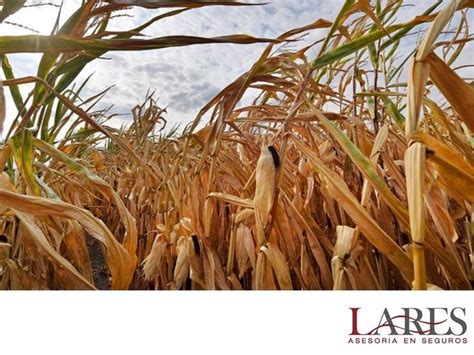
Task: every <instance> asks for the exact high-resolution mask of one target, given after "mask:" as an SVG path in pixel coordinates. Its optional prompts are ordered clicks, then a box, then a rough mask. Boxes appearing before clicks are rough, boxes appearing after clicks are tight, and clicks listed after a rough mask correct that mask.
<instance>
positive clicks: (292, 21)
mask: <svg viewBox="0 0 474 355" xmlns="http://www.w3.org/2000/svg"><path fill="white" fill-rule="evenodd" d="M34 2H35V3H38V1H34ZM39 2H41V1H39ZM43 2H48V3H56V4H59V3H60V1H54V0H53V1H51V0H50V1H43ZM254 2H262V1H258V0H255V1H254ZM267 2H268V4H267V5H263V6H257V7H223V6H215V7H214V6H212V7H206V8H201V9H194V10H191V11H188V12H186V13H183V14H180V15H179V16H175V17H173V18H169V19H165V20H162V21H160V22H158V23H156V24H154V25H153V26H152V27H150V28H149V29H147V30H146V31H145V32H144V33H145V34H146V35H148V36H150V37H158V36H166V35H181V34H182V35H196V36H204V37H212V36H221V35H228V34H236V33H244V34H249V35H253V36H256V37H267V38H275V37H276V36H278V35H280V34H281V33H283V32H285V31H287V30H289V29H292V28H296V27H300V26H303V25H307V24H309V23H311V22H313V21H315V20H316V19H318V18H324V19H328V20H333V19H334V18H335V16H336V14H337V13H338V11H339V9H340V8H341V6H342V4H343V3H344V1H343V0H327V1H322V0H320V1H318V0H269V1H267ZM433 2H434V1H431V0H430V1H428V0H426V1H424V0H421V1H407V2H406V3H408V4H413V5H414V6H413V7H407V8H406V9H404V11H403V12H402V14H401V17H405V18H401V19H400V20H407V19H409V18H411V17H412V16H413V15H414V14H419V13H421V12H422V10H423V9H425V8H427V7H429V6H430V5H431V4H432V3H433ZM28 3H30V4H31V3H33V0H29V1H27V4H28ZM64 3H65V5H64V8H63V16H62V19H63V20H65V19H66V18H67V17H68V16H69V14H71V13H72V12H73V11H74V10H75V9H77V7H78V6H79V5H80V3H81V1H80V0H66V1H65V2H64ZM57 11H58V8H57V7H54V6H42V7H31V8H26V9H22V10H21V11H19V12H18V13H17V14H15V15H13V16H11V17H9V18H8V20H9V21H10V22H14V23H19V24H22V25H23V26H25V27H29V28H31V29H34V30H35V31H38V32H39V33H40V34H49V33H50V32H51V29H52V26H53V24H54V21H55V18H56V15H57ZM160 11H161V10H152V11H150V10H143V9H138V8H137V9H135V10H133V11H131V12H128V16H120V17H117V18H115V19H114V20H113V22H112V27H111V29H112V30H124V29H131V28H133V27H135V26H137V25H139V24H141V23H143V22H144V21H146V19H149V18H151V17H152V16H154V15H156V14H158V13H159V12H160ZM470 17H472V16H470ZM0 33H1V34H2V35H13V34H32V33H34V32H32V31H31V30H29V29H26V28H20V27H17V26H13V25H9V24H0ZM324 34H325V30H317V31H313V32H312V33H311V35H310V36H308V37H307V38H306V39H305V42H304V43H309V42H311V41H313V40H315V39H318V38H321V37H322V36H324ZM416 39H417V38H416V37H413V38H412V39H411V40H409V41H408V42H407V43H405V44H404V46H405V47H403V48H402V49H401V50H402V51H403V50H405V51H407V52H408V51H409V49H410V46H411V47H414V45H416ZM304 43H300V44H297V45H299V46H302V45H303V44H304ZM265 46H266V45H265V44H254V45H233V44H212V45H195V46H191V47H182V48H169V49H160V50H153V51H144V52H109V53H107V54H106V55H105V56H104V58H103V59H100V60H96V61H94V62H92V63H91V64H89V65H88V66H87V67H86V68H85V70H84V71H83V73H82V74H81V76H80V78H79V82H80V81H81V80H84V79H85V78H86V77H88V76H89V75H90V74H93V76H92V78H91V80H90V82H89V83H88V85H87V90H86V91H85V92H84V96H88V95H93V94H96V93H98V92H101V91H102V90H104V89H105V88H107V87H108V86H111V85H114V87H113V88H112V89H111V90H110V92H109V93H108V94H107V96H106V97H105V98H104V100H103V101H102V105H103V106H109V105H114V108H113V110H112V111H113V112H114V113H118V114H121V116H119V118H116V119H115V122H114V123H115V124H117V125H119V124H121V123H123V122H126V121H127V120H129V119H130V117H131V116H130V114H129V113H130V109H131V108H133V106H135V105H136V104H138V103H141V102H142V101H143V99H144V98H145V95H146V93H147V91H148V90H154V91H155V98H157V99H158V104H159V105H160V106H161V107H167V111H168V114H167V116H166V118H167V119H168V121H169V122H170V125H173V124H176V123H178V124H186V123H189V122H190V121H192V120H193V118H194V117H195V116H196V114H197V112H198V111H199V109H200V108H201V107H202V106H203V105H204V104H205V103H206V102H207V101H208V100H209V99H211V98H212V97H213V96H214V95H216V94H217V93H218V92H219V91H220V90H221V89H222V88H224V87H225V86H226V85H227V84H229V83H231V82H232V81H234V80H235V79H236V78H237V77H239V76H240V75H241V74H243V73H244V72H246V71H247V70H248V69H250V67H251V66H252V64H253V63H254V62H255V61H256V59H257V58H258V57H259V56H260V54H261V52H262V51H263V49H264V48H265ZM310 54H311V53H310ZM9 58H10V61H11V63H12V66H13V69H14V72H15V75H16V76H17V77H21V76H26V75H34V74H35V73H36V68H37V63H38V61H39V55H36V54H15V55H10V56H9ZM23 89H24V90H28V88H23ZM5 92H6V94H7V96H9V95H8V90H5ZM8 102H10V104H8ZM11 105H12V103H11V99H10V98H9V97H7V125H8V122H11V120H12V119H13V117H14V116H15V115H16V110H12V109H10V110H8V106H10V107H11Z"/></svg>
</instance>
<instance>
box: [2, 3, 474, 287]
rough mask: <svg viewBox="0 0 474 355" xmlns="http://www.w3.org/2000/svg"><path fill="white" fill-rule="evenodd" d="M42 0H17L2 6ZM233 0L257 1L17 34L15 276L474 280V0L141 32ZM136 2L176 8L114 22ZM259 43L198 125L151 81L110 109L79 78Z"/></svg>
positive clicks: (238, 282)
mask: <svg viewBox="0 0 474 355" xmlns="http://www.w3.org/2000/svg"><path fill="white" fill-rule="evenodd" d="M24 3H25V1H3V10H2V16H0V18H3V19H5V18H7V17H8V16H9V15H10V14H12V13H13V12H15V11H21V7H22V5H23V4H24ZM8 4H10V6H7V5H8ZM12 4H16V8H15V6H13V9H12ZM220 4H224V5H226V6H247V5H248V4H241V3H238V2H227V3H220V2H209V3H208V2H193V1H188V2H169V3H166V2H163V3H161V2H155V3H153V4H152V3H151V2H149V3H146V4H140V2H136V4H132V5H131V4H120V3H119V2H117V3H116V2H114V1H93V0H88V1H84V2H83V4H82V6H80V7H79V9H78V10H77V12H76V13H74V14H73V15H72V16H71V17H70V18H69V19H68V20H67V21H66V22H65V23H64V25H62V26H59V25H58V26H57V27H56V29H55V33H54V34H52V35H51V36H40V35H27V36H0V55H1V60H2V68H3V74H4V77H5V80H3V82H2V88H3V90H10V93H11V95H12V97H13V100H14V104H15V107H6V109H7V110H8V111H9V112H11V111H15V112H17V115H16V120H15V121H14V122H13V123H12V124H11V126H10V127H4V136H5V140H4V143H3V144H2V145H0V167H1V168H2V175H0V238H1V239H0V289H2V290H48V289H50V290H55V289H66V290H73V289H87V290H92V289H113V290H123V289H126V290H128V289H133V290H136V289H139V290H143V289H146V290H410V289H413V290H426V289H430V290H434V289H443V290H459V289H471V287H472V286H473V285H474V282H473V281H474V215H473V212H474V211H473V208H472V206H473V203H474V138H473V136H472V132H474V86H473V85H472V83H470V82H469V81H468V80H465V79H463V78H462V77H461V76H460V75H459V74H458V73H457V68H456V66H455V62H456V59H457V58H458V57H459V56H460V55H461V54H462V53H463V52H465V51H466V50H469V44H470V41H471V40H472V39H473V37H472V33H471V32H470V30H469V24H468V17H467V13H468V11H470V10H469V8H472V7H474V2H473V1H472V0H468V1H460V0H456V1H438V2H437V3H435V4H434V5H432V6H431V7H430V8H428V9H427V10H426V12H425V13H420V14H413V18H412V19H411V20H409V21H407V22H403V23H402V22H399V21H398V18H397V14H398V13H399V11H400V9H401V8H403V7H404V6H406V2H404V1H403V0H386V1H382V0H377V1H368V0H365V1H363V0H359V1H355V0H352V1H351V0H347V1H345V3H344V5H343V7H342V8H341V10H340V12H339V13H338V15H337V17H336V18H335V19H322V18H321V19H315V21H314V22H313V23H311V24H309V25H307V26H305V27H302V28H296V29H294V30H292V31H289V32H287V33H284V34H282V35H281V36H279V37H278V38H273V39H268V38H255V37H251V36H247V35H234V36H225V37H216V38H202V37H190V36H168V37H161V38H152V39H142V38H140V37H139V36H138V35H139V34H140V32H142V31H143V30H144V29H146V28H147V27H149V26H151V25H152V24H157V25H159V21H160V19H163V18H166V17H170V16H179V14H180V13H181V12H183V11H189V10H192V9H193V8H195V7H206V6H214V5H220ZM129 6H138V7H140V6H141V7H145V8H168V7H170V8H171V7H172V8H173V9H171V10H169V11H167V12H164V13H163V14H161V15H159V16H155V17H153V18H151V20H149V21H148V22H146V23H144V24H143V25H142V26H140V27H139V28H135V29H130V30H127V31H123V32H120V33H117V32H113V33H112V32H109V31H108V29H107V28H108V25H109V21H110V19H111V18H112V17H113V15H114V14H115V13H116V11H119V10H124V9H125V10H126V9H127V8H128V7H129ZM448 27H450V28H454V30H453V31H449V32H446V31H447V28H448ZM321 29H324V30H325V33H326V34H325V35H324V36H323V37H322V38H321V39H320V40H319V41H317V42H315V43H312V44H310V45H308V46H306V47H304V48H298V49H293V47H294V46H293V44H294V43H298V39H300V38H301V36H303V35H304V34H305V33H308V32H311V31H318V30H321ZM413 33H417V36H418V41H417V43H416V44H414V45H413V48H411V49H410V50H411V51H412V52H411V53H410V52H409V53H406V56H405V57H400V56H399V55H398V54H399V53H398V51H399V45H400V42H401V41H402V40H404V39H405V38H406V37H407V36H413ZM446 38H447V39H446ZM257 42H263V43H267V47H266V49H265V50H264V51H263V53H261V55H260V57H259V59H258V61H256V62H255V64H254V65H253V66H252V67H251V68H250V69H249V70H248V72H246V73H244V74H242V75H241V76H240V77H239V78H237V80H235V81H234V82H232V83H230V84H229V85H228V86H227V87H225V88H223V89H222V91H220V93H219V94H218V95H216V96H215V97H214V98H213V99H212V100H211V101H210V102H209V103H207V104H206V105H205V106H204V107H203V108H202V109H201V111H200V112H199V114H198V115H197V117H195V118H194V120H192V121H191V123H190V124H189V125H188V126H187V127H186V128H185V129H184V130H182V131H169V130H167V129H166V128H164V127H165V125H166V114H165V111H164V110H163V109H162V108H160V107H159V106H158V105H157V103H156V101H155V99H154V97H153V96H151V95H150V96H148V97H146V98H145V100H144V102H143V103H141V104H139V105H136V106H135V107H133V104H134V103H133V102H131V103H130V107H131V110H132V116H133V120H132V121H131V122H130V124H129V125H128V126H126V127H122V128H120V129H118V128H114V127H110V126H108V124H107V120H108V118H109V117H108V116H107V114H106V112H102V111H94V107H95V105H96V104H97V103H98V102H99V101H100V100H101V98H102V97H103V95H105V94H106V92H105V91H104V92H102V93H100V94H98V95H96V96H93V97H89V98H81V91H82V89H83V87H84V86H86V85H87V81H86V82H84V84H82V85H79V86H78V85H74V84H73V83H74V82H75V79H76V78H77V76H78V75H79V73H80V72H81V71H82V70H83V68H84V67H85V66H86V65H87V64H88V63H90V62H91V61H93V60H95V59H97V58H99V57H100V56H102V55H103V54H105V53H107V52H109V51H115V50H135V51H138V50H151V49H154V50H159V49H161V48H167V47H176V46H184V45H192V44H200V43H239V44H250V43H257ZM471 50H472V47H471ZM25 52H39V53H43V56H42V59H41V62H40V64H39V66H38V68H37V75H36V76H31V77H19V78H17V77H15V75H14V73H13V71H12V69H11V66H10V63H9V60H8V56H9V54H10V53H25ZM315 53H316V55H315ZM403 72H408V78H407V79H406V80H404V79H403V75H402V73H403ZM31 83H34V84H35V87H34V90H33V91H32V92H31V93H30V94H29V95H28V97H23V96H22V94H21V90H20V86H21V85H24V84H31ZM249 91H257V92H258V94H257V95H255V96H254V97H255V99H254V100H253V102H252V103H251V105H242V104H241V103H242V98H243V97H244V95H245V94H246V93H248V92H249ZM2 108H3V111H5V99H3V101H2ZM0 115H1V117H2V121H3V118H4V117H5V114H4V113H3V114H1V113H0ZM209 117H210V118H209ZM208 118H209V119H208ZM190 119H192V118H190Z"/></svg>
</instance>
